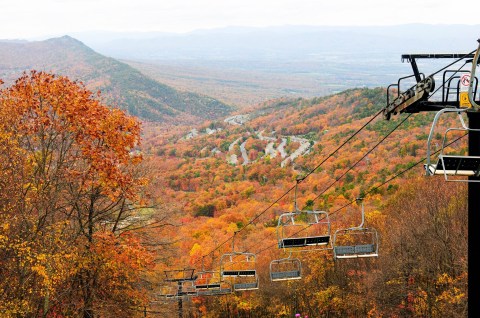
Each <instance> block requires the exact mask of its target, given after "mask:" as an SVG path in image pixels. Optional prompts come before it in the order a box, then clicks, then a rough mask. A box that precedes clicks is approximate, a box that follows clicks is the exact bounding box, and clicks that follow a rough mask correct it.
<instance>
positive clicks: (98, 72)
mask: <svg viewBox="0 0 480 318" xmlns="http://www.w3.org/2000/svg"><path fill="white" fill-rule="evenodd" d="M0 59H1V61H2V62H1V63H0V78H2V79H3V80H4V81H5V82H6V83H7V84H12V83H13V81H14V80H15V79H17V78H18V77H20V76H21V75H22V72H24V71H26V72H30V70H37V71H40V70H42V71H47V72H54V73H56V74H60V75H64V76H68V77H69V78H71V79H72V80H78V81H81V82H83V83H85V85H86V86H87V88H88V89H90V90H91V91H101V92H102V98H103V99H104V101H105V102H106V103H108V104H110V105H112V106H116V107H119V108H121V109H124V110H126V111H128V113H129V114H131V115H133V116H137V117H140V118H141V120H144V121H159V122H168V123H169V124H175V123H177V124H178V123H197V122H199V121H202V120H205V119H215V118H218V117H219V116H225V115H227V114H229V113H230V112H231V111H233V110H234V107H233V106H230V105H227V104H225V103H222V102H221V101H218V100H216V99H214V98H212V97H209V96H205V95H201V94H195V93H190V92H187V91H178V90H176V89H174V88H172V87H170V86H167V85H164V84H162V83H160V82H158V81H155V80H153V79H151V78H149V77H147V76H145V75H143V74H142V73H140V72H139V71H137V70H136V69H134V68H132V67H130V66H129V65H127V64H125V63H122V62H119V61H117V60H115V59H113V58H109V57H106V56H103V55H101V54H98V53H96V52H95V51H93V50H92V49H90V48H89V47H87V46H86V45H84V44H83V43H82V42H80V41H78V40H76V39H74V38H72V37H69V36H63V37H60V38H53V39H49V40H45V41H37V42H1V41H0Z"/></svg>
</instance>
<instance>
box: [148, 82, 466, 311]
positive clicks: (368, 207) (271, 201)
mask: <svg viewBox="0 0 480 318" xmlns="http://www.w3.org/2000/svg"><path fill="white" fill-rule="evenodd" d="M385 97H386V91H385V89H382V88H377V89H352V90H347V91H344V92H341V93H339V94H335V95H331V96H327V97H322V98H314V99H301V98H299V99H282V100H275V101H270V102H268V103H265V104H264V105H262V107H260V108H257V109H253V110H251V111H250V112H249V113H246V114H244V115H245V116H244V117H242V118H243V119H245V118H248V119H247V121H246V122H244V123H243V124H241V125H239V124H238V123H235V124H233V123H234V121H228V122H219V121H212V122H207V123H205V124H204V125H203V126H201V127H198V128H197V130H196V132H195V133H193V134H192V132H191V131H189V130H185V131H183V132H178V131H177V132H169V133H168V134H162V135H155V133H153V132H155V131H156V128H155V127H153V126H151V127H146V130H145V135H144V151H145V154H146V156H147V158H149V161H151V174H152V176H153V178H154V179H153V184H152V185H153V187H154V188H155V189H156V190H155V191H156V192H155V193H156V195H155V196H156V197H161V198H163V200H165V201H164V202H165V204H167V205H168V204H174V205H175V206H181V207H182V208H181V214H182V217H180V218H178V219H177V222H176V225H177V226H176V227H175V228H172V229H171V230H170V231H169V237H171V238H172V239H173V241H174V242H175V243H173V245H172V246H171V252H172V255H171V258H169V261H167V262H166V263H165V265H164V266H163V267H162V266H160V268H163V269H165V270H172V269H178V268H185V267H187V268H188V267H193V268H196V269H197V271H201V269H202V263H203V262H205V263H206V264H207V265H206V266H207V268H208V269H210V270H219V268H220V258H221V256H222V255H223V254H225V253H230V252H232V248H234V249H235V250H237V251H248V252H251V253H255V254H256V256H257V271H258V273H259V276H260V288H259V290H256V291H247V292H237V293H235V294H234V295H231V296H225V297H213V298H208V297H203V298H202V297H200V298H198V299H194V300H193V302H192V303H190V306H191V310H193V311H192V313H193V312H195V311H196V310H197V309H198V308H199V309H200V310H201V311H202V315H203V316H205V317H237V316H240V317H251V316H260V317H290V316H291V315H292V314H293V313H295V312H301V313H303V314H308V316H309V317H347V316H357V317H369V316H370V317H398V316H404V315H407V316H412V317H423V316H425V315H427V316H429V317H439V316H442V315H447V316H451V317H464V312H465V310H466V303H467V298H466V294H465V293H466V279H467V275H466V273H467V263H466V253H467V247H466V246H467V245H466V244H467V242H466V240H465V238H464V235H465V232H466V229H467V224H466V213H467V212H466V187H465V184H464V183H456V182H454V183H453V184H452V183H448V182H445V181H444V180H443V178H442V177H426V176H424V171H423V161H424V158H425V155H426V139H427V137H428V131H429V129H430V124H431V121H432V118H433V114H432V113H430V114H429V113H421V114H414V115H411V116H408V115H406V114H404V115H400V116H398V117H396V118H394V119H393V120H391V121H385V120H383V118H382V117H381V116H377V117H375V115H378V113H379V111H380V110H381V109H382V107H384V106H385V104H386V100H385ZM372 119H373V120H372ZM402 122H403V123H402ZM452 123H453V122H452V121H446V122H444V123H442V124H443V127H444V128H445V127H447V126H448V125H449V124H452ZM364 125H365V128H363V129H362V127H363V126H364ZM397 126H398V127H397ZM396 127H397V128H396ZM440 131H441V130H440ZM356 132H359V133H358V134H355V133H356ZM354 134H355V136H354ZM387 135H388V137H387ZM442 137H443V135H442V134H441V133H439V134H437V135H436V136H435V142H436V143H437V144H438V143H440V142H441V138H442ZM350 138H351V139H350ZM347 140H348V142H347V143H346V144H345V146H343V147H340V149H339V150H338V151H335V149H337V148H338V147H339V146H340V145H342V144H343V143H344V142H345V141H347ZM269 145H270V146H269ZM303 146H304V148H303V149H302V150H301V151H300V152H298V153H297V154H298V156H296V157H294V158H292V157H290V156H291V155H292V154H294V153H295V152H296V151H297V150H299V149H301V148H302V147H303ZM452 147H457V148H458V149H465V140H464V139H461V140H460V141H459V142H457V143H456V144H454V145H452ZM272 149H273V151H272ZM436 149H438V148H436ZM288 158H291V159H290V160H286V161H285V159H288ZM234 159H235V160H234ZM305 177H306V178H305ZM299 178H305V179H303V181H302V182H300V183H299V184H298V185H297V189H296V192H297V198H296V201H295V195H294V193H295V191H294V190H295V184H296V180H297V179H299ZM445 193H449V195H445ZM359 197H363V198H364V205H365V211H366V215H365V216H366V220H365V223H366V225H367V226H368V227H373V228H375V229H377V231H378V233H379V236H380V242H381V243H380V252H379V254H380V256H379V257H378V259H377V258H373V259H368V258H367V259H352V260H344V261H343V260H337V261H334V260H333V257H332V251H331V250H327V251H322V252H311V253H301V254H297V253H295V254H294V256H295V257H299V258H300V259H301V261H302V266H303V269H304V273H305V274H304V277H303V278H302V280H300V281H294V282H288V283H287V282H284V283H282V282H271V281H270V279H269V264H270V262H271V261H272V260H274V259H279V258H283V257H287V256H288V253H287V254H285V253H284V252H283V251H282V250H281V249H279V248H278V247H277V241H276V240H277V221H278V217H279V215H280V214H281V213H284V212H288V211H294V209H295V203H296V205H297V206H298V208H299V209H302V210H311V209H316V210H323V211H328V212H329V214H330V221H331V231H332V235H333V233H334V232H335V231H336V230H341V229H345V228H350V227H352V226H358V224H360V222H361V212H360V210H361V207H360V203H359V202H357V201H356V199H357V198H359ZM237 232H238V233H237ZM235 233H237V234H236V235H235ZM234 235H235V242H234V244H235V245H234V246H232V238H233V236H234ZM462 237H463V238H462ZM432 251H435V252H432ZM457 260H458V261H457ZM165 306H166V307H167V308H170V310H172V312H173V310H174V308H175V306H176V303H173V304H171V305H170V306H171V307H168V306H169V305H164V307H162V308H165ZM160 307H161V306H160ZM194 308H197V309H194ZM427 313H430V314H427Z"/></svg>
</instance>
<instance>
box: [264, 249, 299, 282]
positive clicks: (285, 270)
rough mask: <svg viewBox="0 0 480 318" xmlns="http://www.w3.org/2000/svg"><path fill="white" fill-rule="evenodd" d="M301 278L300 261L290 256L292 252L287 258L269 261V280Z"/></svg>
mask: <svg viewBox="0 0 480 318" xmlns="http://www.w3.org/2000/svg"><path fill="white" fill-rule="evenodd" d="M301 278H302V262H300V260H299V259H298V258H292V252H290V254H289V255H288V257H287V258H282V259H276V260H273V261H271V262H270V280H271V281H272V282H277V281H285V280H296V279H301Z"/></svg>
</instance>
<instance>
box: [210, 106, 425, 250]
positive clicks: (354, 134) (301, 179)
mask: <svg viewBox="0 0 480 318" xmlns="http://www.w3.org/2000/svg"><path fill="white" fill-rule="evenodd" d="M383 112H384V109H381V110H380V111H378V112H377V113H376V114H375V115H373V116H372V117H371V118H370V119H369V120H368V121H367V122H366V123H365V124H363V125H362V126H361V127H360V128H359V129H358V130H357V131H355V132H354V133H353V134H352V135H351V136H349V137H348V138H347V139H346V140H345V141H344V142H343V143H342V144H341V145H339V146H338V147H337V148H336V149H335V150H334V151H332V152H331V153H330V154H329V155H328V156H327V157H326V158H325V159H323V160H322V161H321V162H320V163H319V164H318V165H317V166H316V167H315V168H313V169H311V170H310V171H309V172H308V173H307V174H306V175H305V176H303V177H302V178H299V179H297V180H296V184H295V185H294V186H292V187H290V188H289V189H288V190H287V191H286V192H285V193H284V194H282V195H281V196H280V197H279V198H278V199H276V200H275V201H274V202H273V203H271V204H270V205H269V206H268V207H267V208H265V209H264V210H263V211H262V212H260V213H259V214H257V215H256V216H255V217H254V218H252V219H251V220H250V221H249V222H248V223H247V224H245V225H244V226H243V227H242V228H240V229H239V230H238V231H237V232H236V233H238V232H240V231H242V230H243V229H244V228H246V227H247V226H248V225H251V224H253V222H255V221H256V220H257V219H258V218H260V217H261V216H262V215H263V214H265V213H266V212H268V210H270V209H271V208H272V207H273V206H274V205H275V204H277V203H278V202H279V201H280V200H281V199H283V198H284V197H285V196H286V195H288V194H289V193H290V192H291V191H292V190H294V189H295V188H296V187H297V184H298V183H300V182H302V181H304V180H305V179H306V178H307V177H308V176H310V175H311V174H312V173H313V172H315V171H316V170H317V169H318V168H320V167H321V166H322V165H323V164H324V163H325V162H326V161H327V160H328V159H330V158H331V157H332V156H333V155H335V153H337V152H338V151H339V150H340V149H341V148H343V147H344V146H345V145H346V144H347V143H348V142H349V141H350V140H352V139H353V138H354V137H355V136H356V135H358V134H359V133H360V132H361V131H362V130H363V129H365V128H366V127H367V126H368V125H369V124H370V123H371V122H372V121H374V120H375V119H376V118H377V117H378V116H380V115H381V114H382V113H383ZM410 115H411V114H410ZM410 115H408V116H407V117H405V118H404V119H403V120H402V121H401V122H400V123H399V124H397V125H396V126H395V128H394V129H393V130H391V131H390V132H389V133H388V134H387V135H386V136H384V137H383V138H382V139H381V140H380V142H378V143H377V144H376V145H375V146H374V147H373V148H372V149H370V150H369V151H368V152H367V153H366V154H365V155H364V156H363V157H362V158H361V159H360V160H359V161H357V162H356V163H355V164H354V165H353V166H351V167H350V168H349V169H348V170H347V171H346V172H345V173H344V174H343V175H342V176H341V177H340V178H337V180H335V182H333V183H332V184H331V185H330V186H329V187H327V188H326V189H325V190H324V191H323V192H322V193H320V194H319V195H317V196H316V197H315V199H314V201H315V200H317V199H318V198H319V197H320V196H321V195H322V194H324V193H325V192H326V191H328V189H330V188H331V187H332V186H333V185H334V184H335V183H336V182H338V181H339V180H340V179H341V178H342V177H343V176H345V175H346V174H347V173H348V172H349V171H350V170H352V169H353V168H354V167H355V166H356V165H357V164H358V163H360V162H361V160H363V159H364V158H365V157H366V156H367V155H368V154H370V153H371V152H372V151H373V150H374V149H375V148H376V147H378V146H379V145H380V144H381V143H382V142H383V141H384V140H385V139H386V138H387V137H388V136H390V134H392V133H393V132H394V131H395V130H396V129H397V128H398V127H399V126H400V125H402V124H403V123H404V122H405V121H406V120H407V119H408V118H409V117H410ZM423 160H425V159H423ZM423 160H422V161H423ZM353 202H355V201H353ZM353 202H352V203H353ZM352 203H350V204H352ZM350 204H349V205H350ZM231 239H233V236H232V237H229V238H227V239H226V240H225V241H223V242H222V243H220V244H219V245H218V246H216V247H215V248H214V249H213V250H211V251H210V252H208V253H207V254H205V255H204V256H207V255H210V254H211V253H213V252H215V251H217V250H218V249H219V248H220V247H222V246H223V245H225V244H226V243H228V242H229V241H230V240H231Z"/></svg>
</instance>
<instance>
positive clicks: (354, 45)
mask: <svg viewBox="0 0 480 318" xmlns="http://www.w3.org/2000/svg"><path fill="white" fill-rule="evenodd" d="M372 22H373V21H372ZM479 34H480V25H478V24H477V25H452V24H441V25H428V24H405V25H396V26H335V27H333V26H277V27H265V28H251V27H229V28H222V29H212V30H199V31H194V32H189V33H184V34H170V33H152V32H149V33H140V32H139V33H133V32H129V33H108V32H95V33H77V34H75V37H77V38H79V39H82V40H83V41H84V42H85V43H87V44H88V45H90V46H91V47H93V48H94V49H95V50H97V51H98V52H101V53H102V54H106V55H108V56H113V57H116V58H124V59H143V60H155V59H167V60H168V59H175V60H181V59H185V60H190V59H197V60H213V59H214V60H226V61H230V60H254V61H255V60H276V61H285V60H289V61H292V60H293V61H295V60H304V59H307V60H316V59H322V58H323V57H324V56H325V55H326V54H330V53H335V54H337V55H342V56H344V55H345V54H346V55H347V56H348V55H351V56H360V57H365V56H371V55H376V54H386V55H392V54H395V55H396V56H397V57H398V54H402V53H419V52H418V51H419V50H420V51H426V53H434V52H442V53H443V52H448V53H450V52H451V51H455V52H464V51H471V50H472V49H473V48H475V46H476V40H477V38H478V37H479Z"/></svg>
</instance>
